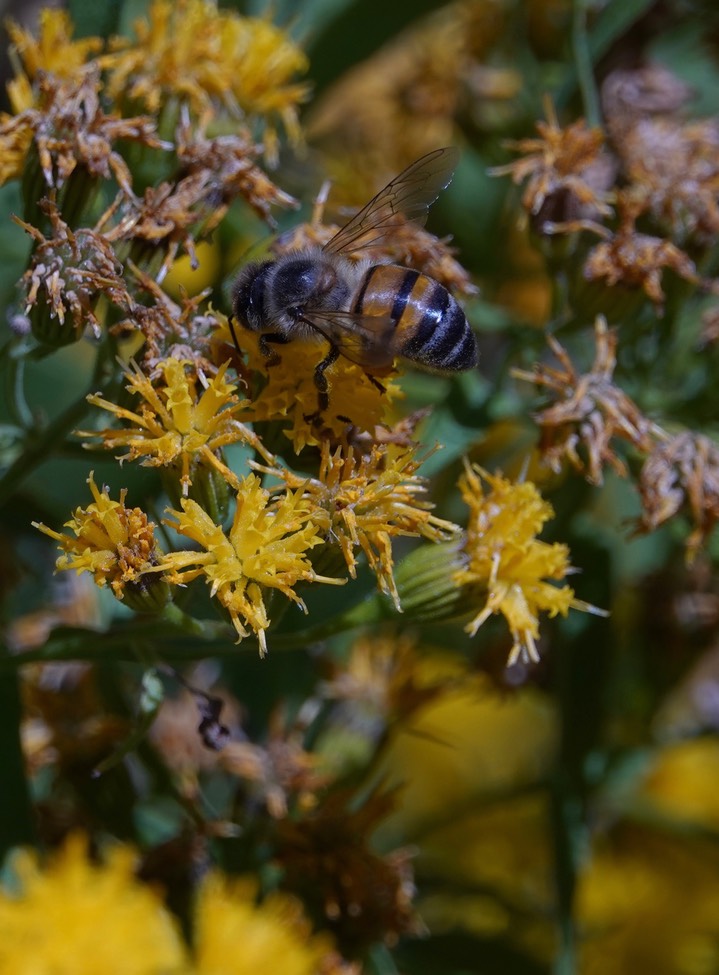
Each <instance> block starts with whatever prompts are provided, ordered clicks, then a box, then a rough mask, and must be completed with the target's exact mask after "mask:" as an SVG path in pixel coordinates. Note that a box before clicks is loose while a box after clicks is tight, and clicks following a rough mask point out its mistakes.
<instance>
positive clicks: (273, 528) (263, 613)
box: [160, 474, 344, 654]
mask: <svg viewBox="0 0 719 975" xmlns="http://www.w3.org/2000/svg"><path fill="white" fill-rule="evenodd" d="M170 515H171V516H172V518H174V519H175V520H174V521H169V522H168V524H170V525H171V526H172V527H173V528H175V529H176V530H177V531H178V532H179V533H180V534H181V535H184V536H186V537H187V538H189V539H191V540H192V541H194V542H196V543H197V544H198V545H199V546H201V547H202V548H203V549H204V551H202V552H197V551H187V552H174V553H172V554H170V555H167V556H165V558H164V559H163V560H162V562H161V564H160V568H161V569H162V570H163V571H164V572H165V573H166V577H167V579H168V580H169V581H170V582H173V583H179V584H184V583H187V582H190V581H191V580H192V579H196V578H198V576H204V577H205V578H206V580H207V582H208V583H209V584H210V585H211V593H212V595H213V596H217V599H218V600H219V602H220V603H221V604H222V605H223V606H224V607H225V609H226V610H227V611H228V613H229V614H230V618H231V619H232V623H233V626H234V627H235V629H236V630H237V633H238V634H239V638H240V639H242V638H243V637H245V636H247V635H248V632H247V630H246V628H245V626H244V624H243V621H244V622H246V623H249V625H250V626H251V627H252V629H253V630H254V631H255V633H256V634H257V638H258V640H259V643H260V652H261V653H262V654H264V653H265V652H266V651H267V641H266V637H265V630H266V629H267V628H268V626H269V625H270V620H269V617H268V615H267V608H266V606H265V600H264V591H265V590H267V589H278V590H279V591H280V592H282V593H284V595H285V596H287V598H288V599H291V600H292V601H293V602H295V603H296V604H297V605H298V606H299V607H300V608H301V609H303V610H305V605H304V603H303V602H302V600H301V599H300V597H299V596H298V595H297V594H296V593H295V591H294V588H293V587H294V586H296V585H297V583H298V582H325V583H330V584H341V583H342V582H343V581H344V580H342V579H329V578H327V577H325V576H320V575H317V574H316V573H315V572H314V570H313V569H312V565H311V563H310V561H309V559H308V557H307V552H308V550H309V549H311V548H314V546H315V545H321V544H322V541H323V540H322V538H321V537H320V534H319V528H318V526H317V525H316V524H314V523H313V522H312V520H311V517H312V512H311V510H310V509H309V508H308V507H307V505H306V504H305V503H304V500H303V498H302V494H301V492H295V493H292V492H290V491H288V492H287V493H286V494H285V495H284V496H283V497H281V498H279V499H275V500H271V498H270V494H269V491H266V490H264V489H263V488H262V486H261V485H260V481H259V478H258V477H256V475H254V474H249V475H248V476H247V477H246V478H244V480H243V481H242V482H241V483H240V485H239V490H238V493H237V500H236V507H235V514H234V518H233V520H232V526H231V528H230V530H229V533H228V534H227V535H226V534H225V533H224V531H223V530H222V528H221V527H220V526H218V525H216V524H215V523H214V521H213V520H212V519H211V518H210V516H209V515H208V514H207V512H205V511H203V509H202V508H201V507H200V505H199V504H197V502H195V501H192V500H184V499H183V502H182V511H171V512H170ZM305 611H306V610H305Z"/></svg>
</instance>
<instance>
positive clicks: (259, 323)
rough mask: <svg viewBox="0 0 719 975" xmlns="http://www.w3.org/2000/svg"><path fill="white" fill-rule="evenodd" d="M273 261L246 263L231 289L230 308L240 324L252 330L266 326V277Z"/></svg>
mask: <svg viewBox="0 0 719 975" xmlns="http://www.w3.org/2000/svg"><path fill="white" fill-rule="evenodd" d="M274 263H275V262H274V261H256V262H255V263H254V264H248V265H247V267H245V268H243V269H242V271H241V272H240V276H239V277H238V278H237V281H236V282H235V286H234V288H233V291H232V309H233V311H234V313H235V317H236V318H237V320H238V321H239V322H240V324H241V325H244V327H245V328H249V329H251V330H252V331H253V332H261V331H263V330H264V329H265V327H266V326H265V322H266V319H267V312H266V310H265V294H266V292H267V277H268V274H269V272H270V271H271V269H272V268H273V267H274Z"/></svg>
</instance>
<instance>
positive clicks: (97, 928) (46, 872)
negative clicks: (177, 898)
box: [0, 836, 187, 975]
mask: <svg viewBox="0 0 719 975" xmlns="http://www.w3.org/2000/svg"><path fill="white" fill-rule="evenodd" d="M134 861H135V857H134V854H133V853H132V851H131V850H129V849H128V848H120V847H118V848H116V849H113V850H111V851H110V852H109V853H108V855H107V856H106V857H105V859H104V862H102V863H97V864H95V863H92V862H91V861H90V860H89V858H88V852H87V842H86V840H85V839H84V838H82V837H80V836H72V837H70V839H69V840H67V842H66V843H65V846H64V847H63V848H62V849H61V850H60V851H59V852H58V853H57V854H56V855H55V856H54V858H53V859H51V860H50V862H49V863H48V865H47V866H46V867H44V868H41V867H40V866H39V865H38V863H37V860H36V858H35V857H34V856H33V855H32V854H31V853H24V854H21V855H19V856H18V857H17V858H16V859H15V860H14V861H13V863H14V867H15V871H16V873H17V875H18V878H19V881H20V892H19V894H17V895H16V894H13V895H12V896H11V895H10V893H8V892H5V891H3V890H0V972H2V975H11V973H12V975H96V973H97V972H102V973H103V975H130V973H131V975H169V973H170V972H176V973H179V972H183V971H187V968H186V953H185V949H184V947H183V944H182V939H181V937H180V934H179V931H178V925H177V922H176V921H175V920H174V918H173V917H172V916H171V914H170V913H169V911H167V910H166V909H165V907H164V905H163V903H162V901H161V900H160V897H159V896H158V895H157V893H156V892H155V891H153V890H152V888H150V887H148V886H147V885H146V884H142V883H140V882H139V881H137V880H136V879H135V877H134V868H135V862H134Z"/></svg>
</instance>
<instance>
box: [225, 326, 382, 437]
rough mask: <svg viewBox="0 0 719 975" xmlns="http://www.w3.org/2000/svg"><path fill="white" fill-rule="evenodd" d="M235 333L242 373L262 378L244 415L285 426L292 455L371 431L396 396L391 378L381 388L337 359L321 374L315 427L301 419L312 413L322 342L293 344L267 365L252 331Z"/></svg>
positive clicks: (323, 349) (358, 368) (346, 361)
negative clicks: (243, 360) (325, 398)
mask: <svg viewBox="0 0 719 975" xmlns="http://www.w3.org/2000/svg"><path fill="white" fill-rule="evenodd" d="M222 333H224V329H223V330H222ZM222 333H221V337H224V336H223V334H222ZM237 334H238V339H239V342H240V344H241V347H242V351H243V352H244V353H246V355H247V371H248V372H249V373H250V374H251V375H254V377H255V379H256V380H257V379H260V381H262V380H263V379H265V377H266V381H265V382H264V384H263V385H260V387H259V389H258V391H257V392H256V393H254V394H253V393H251V394H250V395H251V403H252V405H251V407H250V412H249V414H248V416H249V418H251V419H252V420H253V422H254V421H257V422H263V421H265V420H279V421H280V422H281V423H282V425H283V426H285V425H286V427H287V428H286V429H285V434H286V436H287V437H289V439H290V440H291V441H292V443H293V445H294V448H295V452H296V453H299V452H300V451H301V450H302V449H303V448H304V447H306V446H308V445H312V446H319V445H320V444H321V443H322V442H323V441H324V440H327V439H331V440H333V441H335V442H343V441H346V440H347V438H348V433H350V434H354V433H355V431H356V430H359V431H367V430H369V431H374V429H375V427H376V426H377V425H381V423H382V420H383V418H384V417H385V414H386V411H387V409H388V407H389V406H390V404H391V403H392V401H393V400H394V399H396V398H397V397H398V396H399V395H400V390H399V387H398V386H397V385H396V384H395V383H393V382H392V381H391V380H389V381H384V383H383V385H380V384H379V383H377V382H373V381H372V379H370V377H369V376H368V375H367V374H366V373H365V371H364V370H363V369H362V368H361V366H358V365H355V363H353V362H350V361H349V359H346V358H345V357H344V356H340V357H339V358H338V359H337V360H336V362H333V363H332V365H331V366H329V368H328V369H327V370H326V372H325V378H326V379H327V382H328V386H329V408H328V409H327V411H326V412H324V413H323V414H322V416H321V422H320V425H316V424H314V423H311V422H309V421H308V419H307V417H308V416H313V415H315V414H316V413H317V404H318V393H317V385H316V383H315V380H314V373H315V368H316V367H317V365H318V364H319V363H320V362H321V361H322V360H323V359H324V357H325V356H326V355H327V351H328V346H327V344H326V343H318V342H305V341H301V340H295V341H293V342H292V344H291V346H290V347H288V348H287V350H285V349H282V347H280V349H281V351H280V352H278V359H279V361H272V360H268V359H266V358H265V357H264V356H263V355H262V353H261V352H260V350H259V339H258V336H257V333H255V332H251V331H249V330H248V329H238V332H237ZM228 338H229V330H228ZM256 385H258V384H257V383H256Z"/></svg>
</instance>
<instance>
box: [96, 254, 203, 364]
mask: <svg viewBox="0 0 719 975" xmlns="http://www.w3.org/2000/svg"><path fill="white" fill-rule="evenodd" d="M130 268H131V270H132V272H133V274H134V276H135V278H136V280H137V282H138V286H139V289H140V290H141V291H142V292H145V293H146V294H148V295H150V297H151V298H152V304H149V305H144V304H136V305H135V307H134V308H133V310H132V315H131V316H130V317H128V318H126V319H123V321H121V322H118V323H117V325H114V326H113V327H112V329H111V331H112V333H113V334H114V335H122V336H125V335H127V336H132V335H133V333H136V332H141V333H142V337H143V339H144V343H143V346H142V348H141V349H140V354H139V357H138V358H140V360H141V365H142V371H143V372H144V373H145V375H147V376H148V377H149V378H150V379H151V380H153V381H154V380H156V379H158V378H160V377H161V375H162V363H163V362H164V361H165V360H166V359H182V360H183V361H184V362H185V363H186V364H189V365H190V367H191V368H192V370H193V371H194V373H195V377H196V378H200V377H201V376H204V377H212V376H215V375H216V374H217V371H218V369H219V368H220V367H219V366H218V365H217V364H216V363H215V362H214V361H213V360H212V359H210V358H209V357H208V355H209V352H208V349H209V344H210V340H211V336H212V334H213V332H214V331H215V330H216V329H217V328H218V326H219V324H220V320H219V318H218V317H217V316H216V315H215V313H214V312H213V311H212V309H211V308H208V309H207V311H204V312H201V311H200V306H201V305H202V304H203V302H204V300H205V298H206V297H207V294H206V293H205V292H201V293H200V294H198V295H194V296H193V297H184V296H183V297H182V299H181V301H180V303H179V304H178V303H177V302H176V301H173V300H172V298H170V296H169V295H168V294H167V292H166V291H163V289H162V288H161V287H160V285H159V284H158V283H157V282H156V281H155V280H154V279H153V278H151V277H150V276H149V275H148V274H146V273H145V272H144V271H142V270H140V268H138V267H135V266H134V265H133V264H130Z"/></svg>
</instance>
